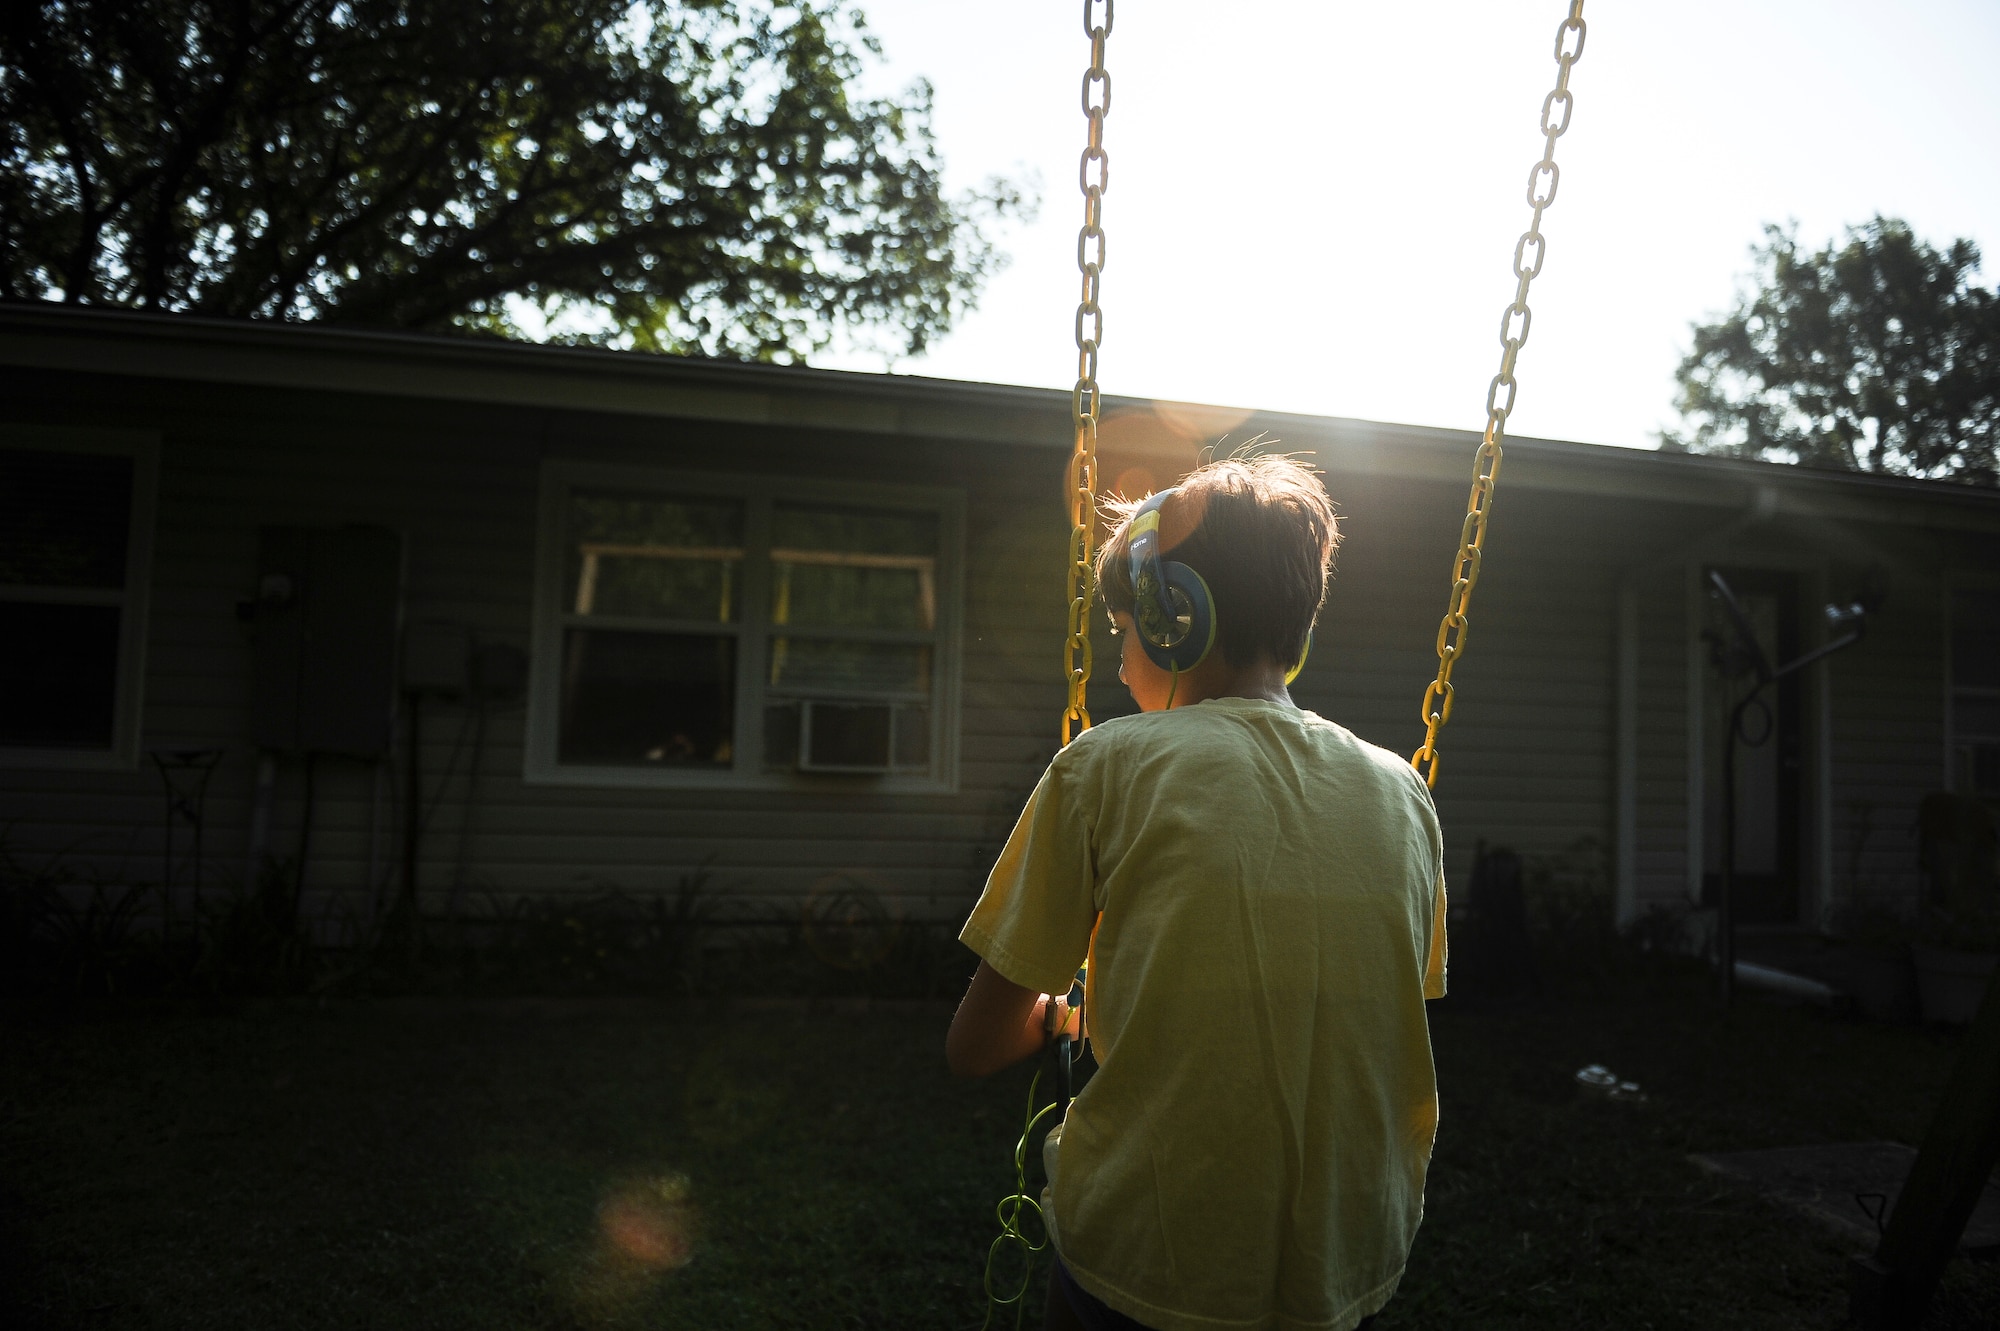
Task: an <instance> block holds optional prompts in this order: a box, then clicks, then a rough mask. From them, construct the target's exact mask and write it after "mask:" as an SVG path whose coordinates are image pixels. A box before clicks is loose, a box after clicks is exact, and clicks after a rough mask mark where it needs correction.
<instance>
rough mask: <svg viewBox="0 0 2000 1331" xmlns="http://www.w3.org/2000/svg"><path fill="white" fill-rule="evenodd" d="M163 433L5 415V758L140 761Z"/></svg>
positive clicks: (105, 763)
mask: <svg viewBox="0 0 2000 1331" xmlns="http://www.w3.org/2000/svg"><path fill="white" fill-rule="evenodd" d="M153 478H154V447H153V443H152V440H151V439H150V437H144V436H135V435H132V434H129V433H126V432H120V431H77V430H55V429H40V428H36V427H28V426H0V642H5V643H6V644H7V649H6V650H5V651H4V652H0V763H5V764H7V765H8V766H37V767H129V766H131V765H132V764H134V763H136V762H137V761H138V735H139V715H138V713H139V693H140V686H141V682H142V669H143V662H142V659H141V658H142V656H143V650H142V645H143V643H144V639H145V601H146V598H145V589H146V570H147V567H148V557H149V554H150V551H149V549H148V546H149V544H150V537H151V523H150V519H151V512H152V494H153Z"/></svg>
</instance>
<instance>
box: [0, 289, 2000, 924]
mask: <svg viewBox="0 0 2000 1331" xmlns="http://www.w3.org/2000/svg"><path fill="white" fill-rule="evenodd" d="M0 375H4V385H5V388H4V395H0V551H4V554H0V626H4V627H0V680H4V681H5V687H4V688H0V836H4V839H5V845H4V849H5V851H6V852H7V854H8V855H9V856H11V857H12V858H13V860H14V861H15V862H16V863H18V864H45V863H50V862H53V861H57V860H61V861H63V862H65V863H72V864H75V865H79V866H83V867H84V868H86V869H87V870H88V871H89V872H90V873H93V874H96V875H98V876H100V877H104V878H122V879H126V880H138V879H146V880H149V881H166V882H168V883H170V884H172V885H173V895H172V898H171V899H172V900H173V901H174V902H175V903H176V908H179V909H189V908H192V906H193V898H194V897H195V896H196V895H198V894H203V893H210V894H212V893H216V892H221V891H227V890H231V888H232V886H234V885H240V884H242V883H244V882H245V881H247V880H248V879H249V878H250V876H251V874H252V872H253V868H254V866H255V865H257V864H259V863H262V862H264V861H266V860H285V861H291V862H294V863H302V864H303V866H304V867H303V871H302V877H303V879H304V891H305V902H306V907H305V908H306V913H307V915H308V916H309V917H311V918H315V919H320V920H323V921H336V920H339V919H342V918H352V917H353V916H354V915H355V914H356V913H365V912H366V911H368V910H372V909H376V908H378V903H379V902H380V900H381V899H382V897H383V894H384V893H387V892H392V891H395V890H397V889H398V888H399V886H400V885H401V884H404V883H415V884H416V885H417V887H418V889H419V891H420V892H421V895H422V901H423V903H424V905H425V908H426V909H431V910H444V909H447V908H457V906H458V905H459V904H461V903H462V902H463V900H464V899H466V898H467V897H468V895H469V894H497V895H499V896H501V897H505V896H508V895H510V894H521V893H533V894H548V893H556V892H562V891H572V890H576V891H588V890H593V888H594V887H595V886H597V885H603V884H615V885H618V886H620V887H622V888H624V889H626V890H631V891H663V890H668V889H670V888H672V886H673V885H674V884H675V883H676V882H678V881H681V880H682V878H683V877H684V876H685V875H687V874H689V873H690V872H693V871H695V870H696V869H698V868H702V867H703V866H705V867H706V872H707V873H708V874H709V875H710V881H711V882H712V883H713V884H714V885H715V887H716V889H717V890H719V891H724V892H727V893H730V894H733V895H735V896H738V897H741V898H744V899H769V900H772V901H780V902H785V901H796V900H797V899H798V898H799V897H801V896H802V895H809V894H811V893H813V892H814V891H815V890H816V889H818V890H827V889H828V887H829V885H836V886H840V887H842V888H843V890H845V889H851V888H853V887H856V886H858V887H860V888H863V889H865V890H866V891H867V892H869V893H871V894H873V895H874V896H876V897H877V898H879V899H880V900H881V901H883V902H885V903H887V904H888V905H889V906H890V907H891V908H893V909H895V910H897V911H900V912H902V913H903V914H904V915H905V916H908V917H911V918H924V917H927V918H935V919H948V918H952V917H957V916H959V915H961V914H962V913H963V912H964V910H965V909H966V908H967V906H968V904H969V902H970V901H971V900H972V898H973V896H974V895H975V893H976V892H977V890H978V887H979V885H980V882H981V879H982V875H983V871H984V868H985V866H986V865H987V864H988V863H989V862H990V857H991V856H992V854H993V853H994V851H995V850H996V849H997V847H998V845H999V842H1000V841H1001V839H1002V838H1004V836H1005V834H1006V832H1007V830H1008V828H1009V827H1010V825H1011V823H1012V820H1013V818H1014V816H1015V814H1016V813H1017V811H1018V809H1019V807H1020V805H1021V803H1022V802H1023V799H1024V797H1025V795H1026V793H1027V791H1028V790H1029V788H1030V787H1031V785H1032V783H1033V782H1034V780H1035V778H1036V776H1037V774H1038V772H1039V771H1040V769H1041V767H1042V765H1043V764H1044V763H1045V762H1046V761H1047V759H1048V758H1049V756H1050V754H1051V753H1052V752H1053V751H1054V748H1055V746H1056V742H1057V733H1058V718H1059V714H1060V708H1061V705H1062V700H1063V693H1064V690H1063V681H1062V674H1061V666H1060V662H1061V655H1062V653H1061V642H1062V636H1063V626H1064V615H1065V597H1064V590H1063V576H1064V572H1063V564H1064V556H1063V552H1064V550H1065V548H1066V540H1067V531H1066V519H1065V516H1064V509H1063V484H1062V482H1063V474H1064V470H1065V465H1066V462H1067V458H1068V453H1069V449H1070V443H1071V433H1070V422H1069V398H1068V395H1067V394H1066V393H1061V392H1050V391H1043V390H1037V389H1025V388H1010V387H997V386H992V385H985V384H969V383H953V382H945V381H938V380H929V379H922V378H914V377H906V376H895V375H870V374H850V373H837V372H829V371H823V370H813V369H803V368H790V367H779V366H765V365H742V364H730V363H718V362H711V361H705V360H696V359H676V358H668V357H659V356H646V355H637V354H620V353H614V352H603V351H595V350H579V349H566V348H557V347H541V346H522V345H513V344H507V343H502V342H497V341H479V340H472V339H444V338H435V337H424V336H414V335H405V334H397V333H387V332H360V331H351V330H345V329H332V328H322V327H312V326H300V325H278V324H251V323H236V322H220V321H208V320H201V319H194V318H183V317H164V316H152V315H144V314H136V313H126V312H105V311H92V310H79V309H70V308H63V307H57V306H45V305H21V304H14V305H5V306H0ZM1548 391H1556V389H1555V386H1554V385H1549V386H1548ZM1259 435H1262V436H1265V437H1267V438H1268V439H1270V440H1273V441H1276V444H1275V446H1278V447H1282V448H1284V449H1286V450H1289V451H1293V452H1299V453H1305V454H1309V455H1310V456H1311V457H1312V459H1313V460H1314V461H1315V462H1316V463H1317V464H1318V465H1319V466H1320V467H1321V468H1322V469H1323V470H1324V472H1325V476H1326V482H1327V486H1328V488H1329V490H1330V491H1331V493H1332V494H1333V496H1334V498H1335V499H1336V501H1337V502H1338V503H1339V505H1340V507H1341V509H1342V511H1343V513H1344V514H1345V523H1346V526H1345V532H1346V539H1345V544H1344V545H1343V547H1342V549H1341V551H1340V556H1339V566H1338V574H1337V578H1336V581H1335V583H1334V589H1333V593H1332V597H1331V600H1330V602H1329V605H1328V607H1327V611H1326V615H1325V618H1324V620H1323V622H1322V626H1321V628H1320V630H1319V632H1318V634H1317V639H1316V643H1317V645H1316V647H1315V649H1314V651H1313V655H1312V659H1311V660H1310V662H1309V663H1308V665H1307V667H1306V669H1305V673H1304V674H1303V676H1302V677H1301V678H1300V680H1299V681H1298V684H1297V685H1296V688H1295V693H1296V695H1297V697H1298V698H1299V700H1300V702H1301V703H1302V704H1303V705H1305V706H1308V707H1311V708H1314V709H1315V710H1318V711H1320V712H1321V713H1323V714H1325V715H1327V716H1329V717H1332V718H1334V719H1336V720H1339V721H1341V722H1343V723H1345V724H1347V725H1349V726H1350V727H1352V728H1353V729H1354V730H1356V731H1357V732H1358V733H1360V734H1361V735H1363V736H1365V737H1366V738H1369V739H1371V740H1374V741H1377V742H1379V743H1381V744H1385V745H1388V746H1391V747H1393V748H1395V749H1397V750H1399V751H1402V752H1406V753H1407V752H1409V751H1410V750H1411V749H1412V748H1414V747H1415V745H1416V743H1417V742H1418V740H1419V737H1420V735H1421V729H1422V728H1421V724H1420V721H1419V716H1418V708H1419V699H1420V698H1421V696H1422V694H1423V691H1424V686H1425V684H1426V683H1427V682H1428V681H1429V680H1430V678H1431V676H1432V673H1433V671H1434V668H1435V659H1434V639H1435V637H1436V630H1437V620H1438V616H1439V613H1440V611H1441V609H1442V606H1443V603H1444V597H1445V590H1446V586H1445V575H1446V572H1447V567H1448V564H1449V562H1450V555H1451V553H1452V551H1453V550H1454V549H1455V547H1456V541H1457V535H1458V529H1459V524H1460V518H1461V516H1462V514H1463V511H1464V504H1465V492H1466V483H1467V479H1468V475H1469V470H1470V463H1471V458H1472V453H1473V449H1474V446H1475V444H1476V438H1475V436H1473V435H1471V434H1469V433H1466V432H1462V431H1454V430H1440V429H1428V428H1417V427H1411V426H1401V425H1388V424H1379V423H1373V422H1364V421H1354V420H1340V419H1321V418H1308V417H1299V416H1283V415H1275V414H1270V413H1255V412H1247V411H1231V410H1225V409H1221V408H1212V407H1196V406H1189V405H1186V404H1178V403H1167V402H1150V401H1142V400H1133V399H1116V398H1114V399H1108V400H1107V415H1106V421H1105V425H1104V431H1103V445H1102V475H1103V477H1104V479H1105V481H1106V483H1107V485H1108V486H1115V487H1117V488H1120V489H1122V490H1123V491H1124V492H1126V493H1128V494H1129V493H1135V492H1143V491H1145V490H1147V489H1151V488H1153V487H1156V486H1159V485H1163V484H1166V483H1170V482H1171V481H1172V480H1173V478H1174V477H1175V476H1176V475H1177V474H1179V473H1180V472H1182V471H1184V470H1185V469H1186V468H1187V467H1189V466H1190V465H1192V464H1193V462H1194V461H1195V459H1196V457H1197V455H1198V454H1199V453H1200V451H1201V450H1202V449H1203V448H1204V447H1206V446H1209V445H1211V444H1213V443H1214V442H1215V441H1216V440H1217V439H1219V438H1224V437H1226V438H1227V439H1229V440H1232V441H1241V440H1245V439H1249V438H1251V437H1254V436H1259ZM1996 538H2000V494H1996V493H1993V492H1989V491H1983V490H1974V489H1968V488H1962V487H1955V486H1947V485H1938V484H1928V483H1920V482H1913V481H1905V480H1896V479H1884V478H1877V477H1863V476H1855V475H1845V474H1831V473H1826V472H1817V471H1809V470H1804V469H1797V468H1787V467H1782V466H1774V465H1766V464H1760V463H1745V462H1736V461H1730V460H1723V459H1717V458H1705V457H1689V456H1678V455H1672V454H1665V453H1655V452H1644V451H1635V450H1626V449H1616V448H1604V447H1594V446H1589V445H1582V444H1574V443H1563V442H1558V441H1552V440H1539V439H1515V440H1510V441H1509V442H1508V445H1507V453H1506V462H1505V468H1504V472H1503V475H1502V477H1501V480H1500V485H1499V494H1498V499H1497V507H1496V510H1495V517H1494V520H1493V525H1492V530H1491V533H1490V535H1489V537H1488V542H1487V557H1486V561H1485V568H1484V576H1483V579H1482V581H1481V582H1480V584H1479V587H1478V591H1477V595H1476V597H1475V600H1474V603H1473V607H1472V615H1471V622H1472V633H1471V642H1470V648H1469V651H1468V654H1467V656H1466V657H1465V659H1464V661H1463V662H1462V663H1461V665H1460V668H1459V673H1458V676H1457V678H1458V683H1459V696H1458V700H1457V705H1456V711H1455V713H1454V716H1453V718H1452V721H1451V724H1450V727H1449V728H1448V730H1447V731H1446V732H1445V735H1444V739H1443V745H1442V753H1443V764H1442V769H1441V772H1442V775H1441V782H1440V786H1439V789H1438V802H1439V808H1440V811H1441V814H1442V818H1443V823H1444V827H1445V830H1446V839H1447V871H1448V875H1449V876H1450V877H1451V878H1452V880H1453V881H1454V882H1462V881H1463V879H1464V877H1465V875H1466V874H1467V872H1468V871H1469V866H1470V861H1471V857H1472V855H1473V852H1474V848H1475V845H1476V844H1477V843H1478V842H1480V841H1481V840H1485V841H1488V842H1497V843H1505V844H1507V845H1509V846H1512V847H1514V848H1515V849H1517V850H1519V851H1521V852H1523V853H1524V854H1529V855H1539V856H1548V857H1557V856H1562V855H1571V854H1578V853H1591V852H1590V851H1589V848H1591V847H1595V848H1598V852H1599V853H1602V854H1603V856H1604V857H1605V861H1606V865H1607V869H1606V872H1607V874H1608V877H1609V880H1610V882H1611V883H1612V884H1613V887H1614V890H1615V903H1616V911H1617V914H1618V917H1619V918H1620V919H1621V920H1622V921H1625V922H1627V923H1629V922H1631V921H1633V920H1636V919H1637V918H1639V917H1640V916H1641V915H1642V914H1643V913H1644V912H1645V911H1647V910H1648V909H1649V908H1652V907H1655V906H1660V907H1670V908H1692V907H1697V906H1699V904H1700V903H1701V902H1703V901H1704V900H1706V899H1712V898H1713V895H1714V889H1715V880H1716V878H1717V877H1718V875H1719V873H1720V870H1721V867H1722V855H1723V847H1722V838H1721V835H1720V824H1721V821H1722V820H1721V817H1720V813H1721V807H1722V804H1721V801H1722V796H1721V754H1722V748H1723V745H1722V724H1723V714H1724V709H1725V706H1726V703H1727V701H1728V700H1729V699H1730V698H1732V697H1733V696H1734V693H1733V690H1736V689H1738V688H1739V687H1740V686H1741V685H1740V681H1737V680H1731V679H1727V678H1725V677H1724V675H1723V673H1722V672H1721V670H1720V669H1719V667H1718V664H1717V663H1718V662H1721V663H1722V664H1724V665H1727V664H1729V660H1728V658H1729V657H1730V653H1729V652H1728V651H1727V650H1725V648H1726V647H1727V645H1728V643H1729V642H1730V641H1732V638H1731V635H1732V632H1733V629H1732V622H1731V621H1730V620H1729V619H1728V618H1727V617H1726V615H1725V612H1724V610H1723V608H1722V606H1721V603H1720V601H1719V599H1718V598H1717V597H1715V596H1714V595H1712V594H1711V592H1710V586H1711V584H1710V579H1709V575H1710V573H1711V571H1715V570H1719V571H1721V572H1722V573H1723V574H1724V576H1725V578H1726V579H1727V580H1728V581H1729V583H1730V584H1731V585H1732V587H1733V589H1734V591H1735V593H1736V595H1737V597H1738V599H1739V602H1740V604H1741V606H1742V608H1743V612H1744V615H1745V616H1746V617H1747V619H1748V620H1749V621H1750V623H1751V624H1752V625H1753V626H1754V628H1755V631H1756V633H1757V634H1758V635H1759V637H1760V638H1761V641H1762V645H1763V648H1764V650H1765V652H1766V653H1767V654H1768V655H1769V656H1771V657H1772V658H1774V659H1778V660H1787V659H1792V658H1795V657H1797V656H1798V655H1800V654H1802V653H1804V652H1806V651H1808V650H1810V649H1811V648H1812V647H1814V646H1815V645H1816V644H1818V643H1820V642H1822V641H1824V640H1825V637H1826V634H1827V633H1828V632H1829V629H1828V624H1827V621H1826V619H1825V618H1824V616H1823V615H1822V613H1821V608H1822V607H1823V606H1825V605H1827V604H1829V603H1834V604H1839V605H1846V604H1849V603H1852V602H1856V601H1859V602H1862V603H1865V604H1866V606H1867V607H1868V611H1869V614H1868V631H1867V636H1866V637H1865V639H1864V640H1863V641H1862V642H1860V643H1859V644H1858V645H1856V646H1853V647H1852V648H1850V649H1848V650H1846V651H1843V652H1840V653H1838V654H1836V655H1834V656H1832V657H1830V658H1829V659H1827V660H1826V661H1824V662H1822V663H1820V664H1817V665H1814V666H1812V667H1809V668H1808V669H1806V670H1804V671H1801V672H1799V673H1798V674H1797V675H1795V676H1792V677H1789V678H1787V679H1786V680H1784V681H1782V682H1781V683H1779V684H1778V685H1775V686H1773V687H1772V688H1771V689H1769V690H1768V691H1767V697H1768V699H1769V706H1768V708H1766V709H1763V710H1761V711H1759V712H1758V713H1757V714H1756V715H1755V716H1754V717H1753V719H1752V720H1751V721H1750V722H1746V729H1749V730H1757V731H1759V732H1760V733H1761V732H1765V731H1768V737H1767V738H1765V739H1764V742H1762V743H1761V744H1757V745H1754V746H1752V745H1745V746H1744V747H1743V749H1742V751H1741V757H1740V765H1739V768H1738V773H1739V780H1738V794H1737V809H1738V814H1739V817H1738V823H1739V829H1740V830H1739V836H1738V844H1737V847H1736V857H1737V860H1736V868H1737V873H1738V881H1739V883H1740V884H1741V892H1742V901H1743V907H1742V917H1743V918H1744V919H1745V920H1746V921H1747V922H1750V923H1757V922H1763V923H1767V924H1770V925H1774V926H1790V927H1795V928H1808V929H1810V928H1818V927H1824V926H1826V925H1827V924H1828V923H1829V922H1830V921H1832V920H1833V919H1834V918H1835V916H1836V913H1837V912H1838V911H1839V910H1840V909H1841V907H1842V906H1843V904H1845V903H1850V902H1854V901H1857V900H1863V899H1866V900H1881V901H1885V902H1890V903H1903V904H1908V903H1912V902H1914V901H1915V900H1917V899H1918V897H1919V895H1920V893H1921V892H1922V890H1923V888H1922V884H1921V882H1920V877H1919V871H1918V862H1917V851H1916V843H1915V840H1914V833H1913V828H1914V825H1915V819H1916V810H1917V806H1918V802H1919V801H1920V799H1921V798H1922V797H1923V795H1924V794H1925V793H1926V792H1929V791H1933V790H1938V789H1958V790H1964V791H1975V790H1976V791H1978V792H1980V793H1986V794H1992V793H2000V555H1996V550H2000V539H1996ZM1097 633H1098V637H1097V650H1096V659H1097V663H1098V668H1097V673H1096V676H1095V678H1094V680H1093V683H1092V686H1091V690H1090V697H1091V703H1092V707H1093V709H1094V711H1095V712H1096V714H1097V715H1098V716H1099V717H1103V716H1106V715H1111V714H1115V713H1117V712H1118V711H1120V710H1121V709H1122V708H1124V707H1126V706H1128V705H1129V704H1126V703H1125V702H1124V700H1123V697H1122V690H1121V689H1120V688H1119V686H1118V684H1117V682H1116V679H1115V673H1116V672H1115V665H1114V664H1113V663H1115V660H1116V657H1115V654H1114V653H1113V651H1112V649H1111V646H1110V640H1109V638H1108V637H1107V636H1105V635H1104V633H1103V628H1102V625H1101V623H1100V624H1099V625H1098V627H1097ZM1739 664H1740V663H1739ZM1750 737H1751V738H1756V737H1757V736H1756V735H1751V736H1750ZM1580 847H1581V848H1584V850H1582V851H1579V849H1578V848H1580ZM329 927H331V926H329Z"/></svg>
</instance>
